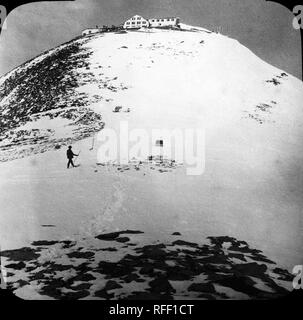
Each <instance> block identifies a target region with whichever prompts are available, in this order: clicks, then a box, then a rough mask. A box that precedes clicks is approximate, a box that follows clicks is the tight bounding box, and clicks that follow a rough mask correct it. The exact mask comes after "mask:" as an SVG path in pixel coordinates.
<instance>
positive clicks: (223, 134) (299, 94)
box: [0, 26, 303, 270]
mask: <svg viewBox="0 0 303 320" xmlns="http://www.w3.org/2000/svg"><path fill="white" fill-rule="evenodd" d="M206 31H207V30H206ZM206 31H205V30H199V29H198V28H194V27H193V28H190V27H188V26H184V30H180V31H178V30H159V29H148V30H146V29H141V30H139V31H131V32H127V33H106V34H97V35H94V36H91V37H84V38H79V39H76V40H73V41H71V42H70V43H68V44H65V45H62V46H60V48H57V49H54V50H52V51H50V52H49V53H46V54H44V55H42V56H40V57H37V58H36V59H34V60H33V61H31V62H29V63H27V64H25V65H23V66H21V67H19V68H17V69H15V70H14V71H12V72H11V73H9V74H8V75H7V76H6V77H4V78H2V79H1V80H0V90H1V91H0V92H1V94H0V110H1V114H2V117H1V120H0V123H1V131H0V134H1V139H2V141H1V142H0V147H1V149H0V150H1V160H2V161H6V160H9V159H17V160H14V161H9V162H8V161H7V162H3V163H1V165H0V181H1V182H0V183H1V194H0V206H1V208H2V212H1V216H0V217H1V218H0V219H1V220H0V227H1V230H0V232H1V246H2V248H4V249H12V248H18V247H21V246H27V245H29V244H30V243H31V242H32V241H34V240H41V239H48V240H52V239H59V240H62V239H66V238H72V239H73V240H74V238H75V237H76V238H77V237H79V238H80V239H82V238H83V237H92V236H96V235H98V234H99V233H101V232H111V231H117V230H126V229H130V230H140V231H142V232H144V233H145V234H146V235H147V239H148V241H149V242H150V243H153V241H157V240H159V241H163V242H165V241H170V238H169V237H168V235H170V234H171V233H173V232H175V231H180V232H181V233H182V235H183V236H184V239H186V240H187V241H194V242H195V243H199V242H201V241H203V239H205V238H206V237H207V236H230V237H235V238H237V239H239V240H244V241H247V242H248V243H249V244H250V245H252V246H253V247H256V248H258V249H260V250H262V251H264V253H265V254H266V255H267V256H268V257H269V258H270V259H273V260H274V261H276V262H277V263H278V264H279V265H282V266H283V267H286V268H288V269H289V270H290V269H291V268H292V267H293V265H295V264H302V248H301V244H302V240H303V239H302V234H303V233H302V204H303V203H302V202H303V201H302V191H303V190H302V179H303V161H302V160H303V159H302V158H303V152H302V151H303V150H302V148H303V147H302V138H303V127H302V124H303V110H302V102H301V101H303V100H302V98H303V85H302V82H301V81H299V80H298V79H296V78H294V77H293V76H291V75H289V74H287V73H285V72H284V71H282V70H279V69H277V68H275V67H273V66H271V65H269V64H267V63H265V62H264V61H262V60H261V59H259V58H258V57H257V56H256V55H254V54H253V53H252V52H251V51H250V50H248V49H247V48H245V47H244V46H242V45H241V44H240V43H239V42H238V41H236V40H234V39H230V38H227V37H224V36H222V35H219V34H215V33H211V32H208V31H207V32H206ZM116 106H122V107H124V109H126V110H127V109H128V108H129V112H117V113H115V112H113V110H114V108H115V107H116ZM121 120H123V121H128V125H129V129H130V130H131V129H135V128H139V129H145V130H148V131H149V130H152V129H153V128H164V129H174V128H183V129H184V128H200V127H203V128H205V137H206V141H205V155H206V159H205V164H206V167H205V172H204V173H203V174H202V175H198V176H188V175H186V168H185V167H184V166H179V165H177V166H175V167H170V166H165V167H160V166H158V165H156V164H154V163H148V162H146V163H141V164H140V165H139V164H138V163H136V164H129V165H127V166H119V165H108V166H101V165H98V160H97V150H98V146H99V145H100V142H97V141H96V139H94V140H93V136H94V135H95V134H96V132H99V131H100V130H101V129H102V128H103V127H104V126H105V128H111V129H114V130H117V131H118V130H119V126H120V121H121ZM93 141H94V148H93V150H91V147H92V143H93ZM70 143H73V145H74V150H75V151H76V152H77V151H78V150H81V154H80V157H79V160H77V161H79V163H80V164H81V165H80V167H78V168H75V169H73V170H66V167H65V166H66V163H65V149H62V146H64V145H67V144H70ZM43 151H48V152H45V153H41V152H43ZM25 155H28V157H26V158H23V159H22V157H23V156H25ZM18 158H20V159H18ZM16 198H18V201H16ZM45 225H48V226H49V225H53V226H55V227H45ZM15 230H18V232H15ZM77 239H78V238H77ZM144 239H145V240H146V238H144ZM145 240H144V241H145ZM61 252H62V251H61ZM63 254H65V253H63ZM59 255H60V254H59Z"/></svg>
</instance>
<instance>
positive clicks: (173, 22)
mask: <svg viewBox="0 0 303 320" xmlns="http://www.w3.org/2000/svg"><path fill="white" fill-rule="evenodd" d="M148 22H149V26H150V27H176V26H177V25H178V24H179V23H180V18H178V17H168V18H152V19H148Z"/></svg>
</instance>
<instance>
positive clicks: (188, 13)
mask: <svg viewBox="0 0 303 320" xmlns="http://www.w3.org/2000/svg"><path fill="white" fill-rule="evenodd" d="M134 14H140V15H143V16H145V17H153V16H179V17H180V18H181V20H182V22H184V23H187V24H191V25H197V26H201V27H205V28H208V29H214V28H215V27H218V26H220V27H221V28H222V33H223V34H226V35H228V36H230V37H232V38H235V39H237V40H239V41H240V42H241V43H242V44H244V45H245V46H247V47H248V48H249V49H251V50H252V51H253V52H254V53H255V54H257V55H258V56H259V57H261V58H262V59H263V60H265V61H267V62H269V63H271V64H273V65H274V66H276V67H279V68H281V69H283V70H285V71H287V72H289V73H291V74H293V75H295V76H297V77H299V78H301V69H302V68H301V63H302V61H301V38H300V31H298V30H295V29H293V27H292V19H293V15H292V13H291V12H290V11H289V10H288V9H286V8H285V7H283V6H281V5H279V4H277V3H274V2H270V1H269V2H266V1H265V0H76V1H74V2H71V1H67V2H58V3H56V2H40V3H38V4H37V3H34V4H33V3H30V4H26V5H23V6H20V7H18V8H16V9H15V10H14V11H12V12H11V13H10V14H9V16H8V18H7V30H3V31H2V33H1V36H0V75H3V74H4V73H6V72H8V71H10V70H11V69H12V68H14V67H16V66H18V65H20V64H21V63H23V62H25V61H27V60H28V59H30V58H33V57H35V56H37V55H38V54H40V53H41V52H43V51H45V50H48V49H50V48H53V47H55V46H57V45H59V44H61V43H63V42H66V41H68V40H70V39H71V38H73V37H75V36H77V35H78V34H80V33H81V30H82V29H85V28H87V27H94V26H96V25H100V26H102V25H103V24H106V25H111V24H120V23H122V22H124V21H125V20H126V19H128V18H129V17H131V16H132V15H134Z"/></svg>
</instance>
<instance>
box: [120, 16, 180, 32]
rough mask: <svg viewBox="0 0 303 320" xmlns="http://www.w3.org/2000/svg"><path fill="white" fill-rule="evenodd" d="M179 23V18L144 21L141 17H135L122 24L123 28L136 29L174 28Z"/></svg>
mask: <svg viewBox="0 0 303 320" xmlns="http://www.w3.org/2000/svg"><path fill="white" fill-rule="evenodd" d="M179 23H180V18H177V17H168V18H152V19H145V18H143V17H142V16H139V15H135V16H133V17H132V18H130V19H128V20H126V21H125V22H124V25H123V28H124V29H138V28H142V27H146V28H147V27H169V26H171V27H174V26H177V25H178V24H179Z"/></svg>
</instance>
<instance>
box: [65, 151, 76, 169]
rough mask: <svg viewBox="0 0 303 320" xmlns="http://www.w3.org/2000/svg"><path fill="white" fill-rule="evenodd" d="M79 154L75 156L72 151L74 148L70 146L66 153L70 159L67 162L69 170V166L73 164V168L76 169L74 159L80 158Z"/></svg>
mask: <svg viewBox="0 0 303 320" xmlns="http://www.w3.org/2000/svg"><path fill="white" fill-rule="evenodd" d="M78 155H79V154H74V153H73V151H72V146H69V147H68V149H67V151H66V156H67V159H68V162H67V169H68V168H69V165H70V164H71V165H72V166H73V167H75V165H74V163H73V157H74V156H76V157H77V156H78Z"/></svg>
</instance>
